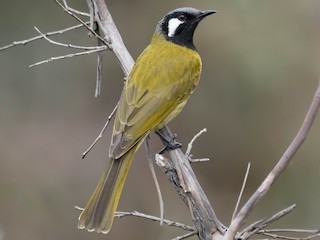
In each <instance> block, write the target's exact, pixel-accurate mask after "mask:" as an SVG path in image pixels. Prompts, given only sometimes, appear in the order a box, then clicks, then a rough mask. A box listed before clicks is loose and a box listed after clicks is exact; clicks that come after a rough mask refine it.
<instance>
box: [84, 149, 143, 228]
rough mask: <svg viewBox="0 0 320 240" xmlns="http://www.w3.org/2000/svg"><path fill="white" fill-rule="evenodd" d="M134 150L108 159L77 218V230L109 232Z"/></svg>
mask: <svg viewBox="0 0 320 240" xmlns="http://www.w3.org/2000/svg"><path fill="white" fill-rule="evenodd" d="M138 145H139V144H138ZM136 149H137V146H135V147H133V148H132V149H130V150H129V151H128V152H127V153H126V154H125V155H123V156H122V157H121V158H119V159H116V160H115V159H110V161H109V164H108V166H107V167H106V169H105V170H104V172H103V174H102V176H101V178H100V181H99V183H98V185H97V186H96V189H95V190H94V192H93V194H92V196H91V198H90V199H89V201H88V203H87V206H86V207H85V209H84V210H83V211H82V213H81V214H80V216H79V222H78V228H80V229H87V230H88V231H90V232H93V231H95V232H101V233H108V232H109V231H110V228H111V225H112V222H113V218H114V214H115V212H116V209H117V206H118V202H119V199H120V195H121V192H122V188H123V185H124V182H125V180H126V178H127V175H128V171H129V168H130V165H131V162H132V159H133V156H134V154H135V152H136Z"/></svg>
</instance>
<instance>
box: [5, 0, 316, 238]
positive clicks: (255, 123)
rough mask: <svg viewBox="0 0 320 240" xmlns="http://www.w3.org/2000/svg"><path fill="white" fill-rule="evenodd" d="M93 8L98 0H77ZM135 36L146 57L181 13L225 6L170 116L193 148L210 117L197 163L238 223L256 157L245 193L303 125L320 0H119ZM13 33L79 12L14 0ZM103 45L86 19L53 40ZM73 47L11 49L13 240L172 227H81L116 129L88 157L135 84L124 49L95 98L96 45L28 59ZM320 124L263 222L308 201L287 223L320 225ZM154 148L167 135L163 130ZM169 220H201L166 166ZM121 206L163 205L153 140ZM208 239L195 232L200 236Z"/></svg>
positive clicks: (131, 221) (154, 233) (156, 234)
mask: <svg viewBox="0 0 320 240" xmlns="http://www.w3.org/2000/svg"><path fill="white" fill-rule="evenodd" d="M69 3H70V5H71V6H73V7H74V8H76V9H80V10H83V11H86V10H87V8H86V4H85V1H75V0H73V1H69ZM107 4H108V6H109V8H110V11H111V13H112V15H113V18H114V20H115V22H116V24H117V26H118V28H119V31H120V32H121V34H122V37H123V40H124V42H125V44H126V46H127V47H128V49H129V51H130V52H131V53H132V55H133V56H134V58H136V57H137V56H138V55H139V53H140V52H141V51H142V50H143V49H144V48H145V46H146V45H147V44H148V42H149V40H150V38H151V35H152V34H153V31H154V28H155V25H156V24H157V22H158V21H159V20H160V19H161V18H162V16H163V15H164V14H165V13H167V12H168V11H170V10H172V9H174V8H177V7H181V6H192V7H196V8H199V9H215V10H217V11H218V13H217V14H215V15H213V16H210V17H208V18H207V19H206V20H205V21H203V22H202V23H201V24H200V26H199V27H198V29H197V32H196V34H195V44H196V46H197V48H198V51H199V53H200V55H201V56H202V60H203V74H202V79H201V84H200V85H199V87H198V89H197V91H196V92H195V94H194V95H193V96H192V97H191V99H190V101H189V103H188V105H187V107H186V108H185V109H184V111H183V112H182V114H181V115H180V116H179V117H178V118H177V119H176V120H174V121H173V122H172V123H171V124H170V127H171V129H172V130H174V131H175V132H176V133H177V134H178V139H179V141H180V142H182V143H183V145H184V149H185V148H186V145H187V143H188V142H189V141H190V139H191V138H192V137H193V136H194V134H196V133H197V132H198V131H199V130H200V129H202V128H204V127H206V128H207V129H208V133H206V134H205V135H203V136H201V138H200V139H198V140H197V142H196V144H195V145H194V149H193V154H194V156H195V157H199V158H201V157H209V158H210V159H211V161H210V162H207V163H201V164H195V165H194V169H195V172H196V173H197V175H198V176H199V180H200V182H201V184H202V185H203V188H204V190H205V191H206V193H207V195H208V198H209V199H210V201H211V202H212V205H213V207H214V209H215V211H216V213H217V215H218V217H219V218H220V219H221V221H223V223H224V224H228V223H229V221H230V217H231V214H232V211H233V207H234V205H235V202H236V199H237V195H238V192H239V190H240V187H241V183H242V179H243V176H244V172H245V169H246V166H247V163H248V162H251V163H252V168H251V173H250V176H249V179H248V186H247V188H246V191H245V195H244V199H246V198H247V197H249V196H250V194H251V193H252V192H253V191H254V190H255V189H256V187H257V186H258V185H259V184H260V182H261V181H262V179H263V178H264V177H265V176H266V174H267V173H268V172H269V171H270V170H271V168H272V167H273V165H274V164H275V163H276V161H277V160H278V159H279V158H280V156H281V155H282V153H283V152H284V150H285V149H286V147H287V146H288V144H289V143H290V142H291V140H292V139H293V137H294V136H295V134H296V132H297V130H298V129H299V127H300V124H301V122H302V120H303V118H304V116H305V114H306V111H307V109H308V107H309V104H310V102H311V100H312V97H313V94H314V91H315V89H316V86H317V84H318V78H319V66H320V65H319V42H320V41H319V36H320V34H319V33H320V30H319V27H320V2H319V1H317V0H305V1H299V0H269V1H266V0H264V1H256V0H245V1H239V0H230V1H225V0H215V1H191V0H188V1H168V0H166V1H142V0H121V1H120V0H119V1H107ZM0 16H1V17H0V18H1V21H0V45H1V46H3V45H6V44H9V43H11V42H12V41H15V40H22V39H26V38H29V37H32V36H34V35H37V33H36V31H35V30H34V29H33V26H37V27H38V28H39V29H40V30H41V31H42V32H46V31H53V30H57V29H62V28H65V27H68V26H71V25H74V24H78V23H77V22H76V21H75V20H74V19H72V18H71V17H70V16H68V15H67V14H65V13H64V12H63V11H62V10H61V9H60V8H59V7H58V6H57V5H56V4H55V3H54V2H53V1H40V0H32V1H28V3H26V2H25V1H21V0H20V1H4V2H3V3H2V4H1V8H0ZM54 39H55V40H58V41H62V42H65V43H73V44H79V45H81V44H82V45H94V44H96V42H95V41H94V40H92V39H90V38H89V37H88V35H87V31H85V30H78V31H75V32H73V33H68V34H66V35H63V36H58V37H55V38H54ZM70 52H72V50H70V49H63V48H59V47H57V46H53V45H50V44H49V43H47V42H46V41H44V40H43V41H37V42H34V43H30V44H29V45H27V46H25V47H22V46H20V47H15V48H13V49H9V50H6V51H3V52H0V239H32V240H40V239H41V240H42V239H46V240H51V239H52V240H56V239H77V240H81V239H170V238H173V237H175V236H177V235H179V234H183V232H182V231H180V230H177V229H173V228H170V227H166V226H163V227H160V226H159V225H158V224H157V223H153V222H150V221H147V220H142V219H136V218H126V219H121V220H116V221H115V224H114V227H113V229H112V231H111V233H110V234H109V235H108V236H104V235H98V234H95V233H87V232H85V231H80V230H77V228H76V224H77V218H78V215H79V212H78V211H77V210H75V209H74V206H75V205H79V206H84V204H85V203H86V201H87V200H88V198H89V196H90V194H91V192H92V191H93V188H94V186H95V184H96V182H97V181H98V179H99V177H100V174H101V172H102V169H103V168H104V165H105V161H106V156H107V153H108V145H109V139H110V128H109V129H108V130H107V132H106V134H105V136H104V138H103V139H102V140H101V141H100V142H99V144H98V145H97V147H96V148H95V149H94V150H93V151H92V152H90V153H89V155H88V156H87V158H86V159H84V160H82V159H81V153H82V152H83V151H84V150H85V149H86V148H87V146H88V145H89V144H90V143H91V142H92V140H93V139H94V138H95V137H96V135H97V134H98V132H99V131H100V129H101V127H102V126H103V124H104V122H105V120H106V118H107V116H108V115H109V113H110V112H111V110H112V109H113V107H114V105H115V103H116V102H117V99H118V98H119V94H120V91H121V89H122V86H123V73H122V71H121V69H120V67H119V65H118V63H117V60H116V59H115V57H114V56H113V55H112V54H111V53H109V52H106V54H105V61H104V66H103V69H104V79H103V83H102V87H103V89H102V96H101V97H100V98H98V99H95V98H94V97H93V95H94V88H95V71H96V69H95V67H96V56H95V55H94V54H93V55H90V56H84V57H78V58H73V59H68V60H62V61H57V62H52V63H49V64H45V65H41V66H38V67H34V68H28V65H30V64H32V63H34V62H37V61H40V60H42V59H46V58H50V57H52V56H59V55H64V54H67V53H70ZM319 130H320V122H319V117H318V120H317V121H316V122H315V125H314V127H313V128H312V132H311V134H310V136H309V137H308V139H307V141H306V142H305V144H304V145H303V147H302V148H301V149H300V150H299V152H298V153H297V155H296V156H295V159H294V162H293V164H291V165H290V167H289V169H288V170H287V171H286V172H285V173H284V174H283V176H281V178H280V179H279V181H278V182H277V183H276V184H275V185H274V188H273V189H272V190H271V192H270V194H268V196H267V197H266V198H265V199H264V200H263V201H262V202H261V203H260V204H259V205H258V207H257V209H256V211H255V212H254V214H253V215H252V216H251V218H250V220H251V221H254V220H257V219H260V218H263V217H266V216H270V215H271V214H273V213H274V212H276V211H278V210H281V209H282V208H285V207H287V206H288V205H290V204H292V203H296V204H297V209H296V210H295V211H294V212H293V213H292V214H290V215H289V216H288V217H287V218H285V219H284V220H281V221H280V222H278V223H277V224H275V225H273V226H274V227H281V228H288V227H293V228H319V226H320V224H319V223H320V207H319V202H320V190H319V183H320V176H319V169H320V167H319V164H320V143H319V141H320V132H319ZM151 140H152V150H153V152H156V151H157V150H159V149H160V147H161V144H160V143H159V140H158V139H157V137H155V136H154V135H152V136H151ZM158 176H159V180H160V182H161V188H162V192H163V195H164V198H165V216H166V218H169V219H172V220H175V221H179V222H184V223H187V224H191V220H190V215H189V212H188V209H187V208H186V207H185V206H184V204H183V203H182V202H181V201H180V200H179V198H178V196H177V195H176V193H175V191H174V190H173V188H172V187H171V185H170V184H169V183H168V182H167V180H166V178H165V176H164V174H163V173H162V172H161V171H158ZM119 209H120V210H123V211H132V210H138V211H141V212H145V213H148V214H153V215H159V208H158V200H157V196H156V190H155V187H154V183H153V181H152V179H151V175H150V172H149V170H148V167H147V164H146V159H145V155H144V151H140V152H139V153H138V154H137V156H136V158H135V161H134V164H133V166H132V169H131V171H130V173H129V177H128V180H127V182H126V185H125V189H124V191H123V195H122V198H121V202H120V206H119ZM194 239H196V238H194Z"/></svg>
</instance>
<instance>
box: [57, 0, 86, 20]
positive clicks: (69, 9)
mask: <svg viewBox="0 0 320 240" xmlns="http://www.w3.org/2000/svg"><path fill="white" fill-rule="evenodd" d="M62 2H63V4H64V6H65V8H66V9H67V10H68V11H70V12H73V13H75V14H79V15H82V16H86V17H89V16H90V15H89V14H88V13H85V12H81V11H78V10H76V9H74V8H71V7H69V6H68V3H67V1H66V0H62Z"/></svg>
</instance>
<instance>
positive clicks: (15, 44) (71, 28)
mask: <svg viewBox="0 0 320 240" xmlns="http://www.w3.org/2000/svg"><path fill="white" fill-rule="evenodd" d="M88 23H89V22H85V24H88ZM82 27H83V24H78V25H75V26H71V27H68V28H65V29H62V30H58V31H54V32H47V33H45V34H43V35H39V36H35V37H32V38H29V39H26V40H21V41H14V42H13V43H11V44H8V45H6V46H3V47H1V48H0V51H2V50H6V49H8V48H12V47H15V46H19V45H27V44H28V43H30V42H33V41H36V40H39V39H42V38H44V36H47V37H48V36H53V35H58V34H63V33H66V32H69V31H72V30H76V29H79V28H82Z"/></svg>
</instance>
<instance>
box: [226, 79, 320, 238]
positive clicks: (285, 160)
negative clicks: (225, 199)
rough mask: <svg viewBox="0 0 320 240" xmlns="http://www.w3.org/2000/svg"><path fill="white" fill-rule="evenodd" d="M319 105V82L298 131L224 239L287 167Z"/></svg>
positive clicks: (234, 231)
mask: <svg viewBox="0 0 320 240" xmlns="http://www.w3.org/2000/svg"><path fill="white" fill-rule="evenodd" d="M319 107H320V84H318V88H317V90H316V93H315V95H314V98H313V101H312V103H311V106H310V108H309V111H308V113H307V115H306V117H305V119H304V121H303V123H302V125H301V128H300V130H299V132H298V133H297V135H296V137H295V138H294V139H293V141H292V143H291V144H290V145H289V147H288V148H287V150H286V151H285V152H284V154H283V156H282V157H281V158H280V160H279V162H278V163H277V164H276V166H275V167H274V168H273V169H272V171H271V172H270V173H269V175H268V176H267V177H266V178H265V179H264V181H263V182H262V183H261V185H260V186H259V187H258V189H257V190H256V192H255V193H254V194H253V195H252V196H251V197H250V199H249V200H248V201H247V203H246V204H245V205H244V206H243V207H242V209H241V210H240V212H239V213H238V214H237V216H236V217H235V218H234V219H233V221H232V222H231V224H230V226H229V228H228V231H227V232H226V234H225V236H224V240H232V239H234V237H235V236H236V234H237V231H239V229H240V228H241V227H242V226H243V225H244V224H245V222H246V220H247V219H248V217H249V215H250V213H251V212H252V210H253V208H254V207H255V206H256V205H257V204H258V202H260V200H261V199H262V198H263V197H264V196H265V195H266V194H267V192H268V191H269V190H270V189H271V186H272V184H273V183H274V182H275V181H276V180H277V178H278V177H279V176H280V174H281V173H282V172H283V171H284V170H285V169H286V168H287V166H288V165H289V163H290V161H291V160H292V158H293V156H294V155H295V153H296V152H297V151H298V149H299V148H300V146H301V145H302V143H303V142H304V140H305V139H306V138H307V136H308V133H309V131H310V129H311V126H312V124H313V122H314V120H315V118H316V115H317V113H318V110H319Z"/></svg>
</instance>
